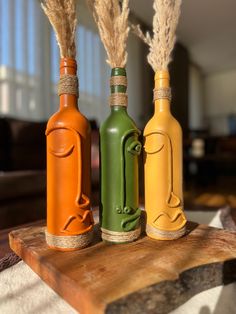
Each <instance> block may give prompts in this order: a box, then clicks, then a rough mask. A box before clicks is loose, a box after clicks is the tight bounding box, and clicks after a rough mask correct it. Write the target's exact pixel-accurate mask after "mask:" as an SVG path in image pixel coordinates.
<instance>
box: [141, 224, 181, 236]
mask: <svg viewBox="0 0 236 314" xmlns="http://www.w3.org/2000/svg"><path fill="white" fill-rule="evenodd" d="M146 233H147V235H148V236H149V237H150V238H152V235H153V236H155V237H157V238H159V239H160V240H161V239H163V240H175V239H178V238H181V237H182V236H183V235H184V234H185V233H186V226H184V227H183V228H181V229H180V230H176V231H166V230H160V229H157V228H154V227H152V226H150V225H148V224H147V225H146Z"/></svg>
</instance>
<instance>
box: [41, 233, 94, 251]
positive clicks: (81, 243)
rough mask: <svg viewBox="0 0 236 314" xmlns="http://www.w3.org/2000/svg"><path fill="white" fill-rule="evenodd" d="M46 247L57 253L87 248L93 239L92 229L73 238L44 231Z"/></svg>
mask: <svg viewBox="0 0 236 314" xmlns="http://www.w3.org/2000/svg"><path fill="white" fill-rule="evenodd" d="M45 238H46V243H47V245H48V246H49V247H50V248H51V249H53V250H57V251H75V250H79V249H83V248H85V247H87V246H88V245H89V244H90V243H91V242H92V239H93V229H91V230H90V231H89V232H86V233H83V234H78V235H73V236H57V235H53V234H51V233H49V232H48V231H47V230H45Z"/></svg>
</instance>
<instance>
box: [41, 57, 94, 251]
mask: <svg viewBox="0 0 236 314" xmlns="http://www.w3.org/2000/svg"><path fill="white" fill-rule="evenodd" d="M76 70H77V65H76V61H75V60H74V59H72V58H63V59H61V62H60V80H61V82H62V80H66V82H64V87H63V88H62V90H61V92H60V93H59V95H60V108H59V110H58V111H57V112H56V113H55V114H54V115H53V116H52V117H51V118H50V119H49V121H48V124H47V129H46V136H47V229H46V241H47V244H48V245H49V246H50V247H51V248H53V249H57V250H63V251H68V250H76V249H80V248H83V247H85V246H87V245H88V244H89V243H90V241H91V238H92V229H93V217H92V213H91V210H90V169H91V160H90V159H91V157H90V156H91V148H90V125H89V122H88V120H87V119H86V118H85V117H84V116H83V115H82V114H81V113H80V112H79V110H78V105H77V98H78V95H77V94H78V87H77V88H74V89H73V88H72V90H71V88H70V86H69V85H74V84H76V82H77V81H76V80H77V77H76ZM68 80H69V81H68ZM68 83H69V84H68ZM74 87H75V86H74Z"/></svg>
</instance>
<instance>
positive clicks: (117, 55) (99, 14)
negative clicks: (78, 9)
mask: <svg viewBox="0 0 236 314" xmlns="http://www.w3.org/2000/svg"><path fill="white" fill-rule="evenodd" d="M87 3H88V6H89V8H90V9H91V11H92V13H93V17H94V20H95V22H96V24H97V25H98V30H99V34H100V37H101V40H102V42H103V45H104V47H105V50H106V52H107V56H108V59H107V63H108V64H109V65H110V66H111V68H115V67H121V68H123V67H125V65H126V63H127V51H126V45H127V38H128V34H129V26H128V15H129V7H128V5H129V0H123V2H122V4H121V5H120V3H119V0H87Z"/></svg>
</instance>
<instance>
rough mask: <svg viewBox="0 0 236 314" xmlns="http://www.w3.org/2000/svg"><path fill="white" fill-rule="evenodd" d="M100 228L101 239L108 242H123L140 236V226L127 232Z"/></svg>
mask: <svg viewBox="0 0 236 314" xmlns="http://www.w3.org/2000/svg"><path fill="white" fill-rule="evenodd" d="M101 230H102V239H103V240H105V241H109V242H117V243H124V242H132V241H134V240H136V239H138V237H139V236H140V233H141V228H140V227H139V228H137V229H135V230H132V231H128V232H117V231H111V230H107V229H104V228H101Z"/></svg>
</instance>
